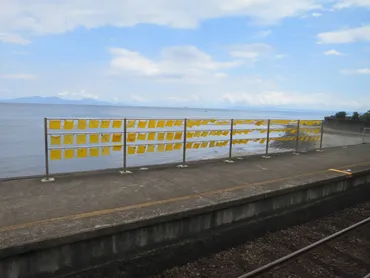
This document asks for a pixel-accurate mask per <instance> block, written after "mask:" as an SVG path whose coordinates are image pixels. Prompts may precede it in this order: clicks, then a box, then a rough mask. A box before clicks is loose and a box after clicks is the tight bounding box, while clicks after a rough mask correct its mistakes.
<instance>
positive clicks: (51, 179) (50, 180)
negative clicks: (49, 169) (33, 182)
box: [41, 178, 55, 182]
mask: <svg viewBox="0 0 370 278" xmlns="http://www.w3.org/2000/svg"><path fill="white" fill-rule="evenodd" d="M52 181H55V179H54V178H42V179H41V182H52Z"/></svg>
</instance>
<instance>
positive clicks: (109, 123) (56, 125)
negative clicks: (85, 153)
mask: <svg viewBox="0 0 370 278" xmlns="http://www.w3.org/2000/svg"><path fill="white" fill-rule="evenodd" d="M122 123H123V121H122V120H82V119H81V120H76V121H75V120H49V129H64V130H73V129H74V128H77V129H82V130H84V129H87V128H110V127H112V128H122Z"/></svg>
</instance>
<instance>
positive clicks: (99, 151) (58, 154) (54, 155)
mask: <svg viewBox="0 0 370 278" xmlns="http://www.w3.org/2000/svg"><path fill="white" fill-rule="evenodd" d="M111 149H112V150H113V151H115V152H119V151H122V145H117V146H113V147H108V146H107V147H91V148H77V149H64V150H61V149H54V150H50V159H51V160H60V159H62V154H63V157H64V159H72V158H75V157H77V158H85V157H88V156H89V157H97V156H100V155H101V156H107V155H110V152H111Z"/></svg>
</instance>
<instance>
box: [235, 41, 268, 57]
mask: <svg viewBox="0 0 370 278" xmlns="http://www.w3.org/2000/svg"><path fill="white" fill-rule="evenodd" d="M229 49H230V55H231V56H233V57H238V58H247V59H258V58H260V57H261V56H263V55H266V54H269V53H270V52H272V46H271V45H269V44H265V43H253V44H237V45H232V46H230V47H229Z"/></svg>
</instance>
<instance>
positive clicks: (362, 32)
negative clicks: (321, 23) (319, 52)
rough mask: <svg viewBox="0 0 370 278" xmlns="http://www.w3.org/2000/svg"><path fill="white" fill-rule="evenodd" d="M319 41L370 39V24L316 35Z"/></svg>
mask: <svg viewBox="0 0 370 278" xmlns="http://www.w3.org/2000/svg"><path fill="white" fill-rule="evenodd" d="M317 37H318V39H319V43H323V44H330V43H352V42H360V41H365V42H368V41H370V25H368V26H362V27H357V28H351V29H346V30H339V31H333V32H325V33H320V34H318V35H317Z"/></svg>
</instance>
